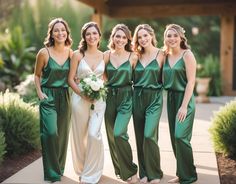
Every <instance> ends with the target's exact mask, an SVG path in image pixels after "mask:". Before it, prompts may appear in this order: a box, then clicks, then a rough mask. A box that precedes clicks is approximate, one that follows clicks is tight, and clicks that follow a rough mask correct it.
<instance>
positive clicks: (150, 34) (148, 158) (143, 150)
mask: <svg viewBox="0 0 236 184" xmlns="http://www.w3.org/2000/svg"><path fill="white" fill-rule="evenodd" d="M156 43H157V41H156V37H155V33H154V30H153V29H152V27H151V26H150V25H148V24H140V25H138V26H137V27H136V29H135V32H134V37H133V45H134V51H135V52H136V53H137V54H138V56H139V60H138V62H137V65H136V67H135V68H134V71H133V83H134V95H133V120H134V130H135V136H136V144H137V152H138V160H139V176H140V178H141V182H142V183H147V182H148V181H149V182H150V183H151V184H157V183H160V180H161V178H162V176H163V172H162V170H161V166H160V150H159V146H158V127H159V120H160V117H161V112H162V105H163V98H162V83H161V70H162V65H163V62H164V58H165V57H164V53H163V52H162V51H161V50H160V49H158V48H157V47H156Z"/></svg>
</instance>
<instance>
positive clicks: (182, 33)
mask: <svg viewBox="0 0 236 184" xmlns="http://www.w3.org/2000/svg"><path fill="white" fill-rule="evenodd" d="M169 30H173V31H175V32H177V33H178V35H179V36H180V39H181V42H180V48H181V49H190V48H191V47H190V45H188V43H187V41H188V40H187V38H186V36H185V30H184V28H182V27H181V26H180V25H178V24H168V25H167V26H166V29H165V31H164V47H163V50H164V52H165V53H166V54H168V53H169V48H168V46H167V45H166V42H165V39H166V36H167V32H168V31H169Z"/></svg>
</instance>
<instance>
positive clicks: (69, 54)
mask: <svg viewBox="0 0 236 184" xmlns="http://www.w3.org/2000/svg"><path fill="white" fill-rule="evenodd" d="M68 58H70V48H69V52H68Z"/></svg>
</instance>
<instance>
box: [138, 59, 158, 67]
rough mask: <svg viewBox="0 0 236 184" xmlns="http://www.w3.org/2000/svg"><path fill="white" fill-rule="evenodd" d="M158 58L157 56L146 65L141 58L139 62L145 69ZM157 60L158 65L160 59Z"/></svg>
mask: <svg viewBox="0 0 236 184" xmlns="http://www.w3.org/2000/svg"><path fill="white" fill-rule="evenodd" d="M155 60H156V58H155V59H153V60H152V61H150V62H149V63H148V64H147V65H146V66H143V64H142V62H141V60H139V63H140V65H141V66H142V67H143V68H144V69H146V68H147V67H148V66H149V65H150V64H151V63H153V61H155ZM156 62H157V65H158V66H159V63H158V61H157V60H156Z"/></svg>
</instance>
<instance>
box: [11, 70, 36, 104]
mask: <svg viewBox="0 0 236 184" xmlns="http://www.w3.org/2000/svg"><path fill="white" fill-rule="evenodd" d="M15 89H16V90H17V93H18V94H19V95H20V96H21V97H22V98H23V100H24V101H25V102H31V103H34V104H35V103H36V102H38V96H37V92H36V89H35V85H34V75H33V74H31V75H28V76H27V77H26V79H25V80H24V81H22V82H21V83H20V84H19V85H17V86H15Z"/></svg>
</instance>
